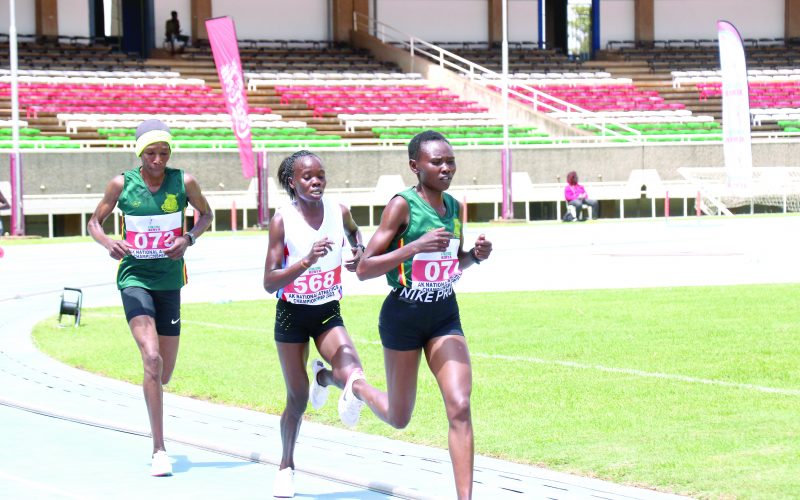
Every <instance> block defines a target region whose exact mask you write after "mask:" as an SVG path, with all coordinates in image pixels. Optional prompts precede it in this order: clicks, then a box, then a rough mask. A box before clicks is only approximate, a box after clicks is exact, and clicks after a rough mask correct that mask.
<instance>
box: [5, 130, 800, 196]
mask: <svg viewBox="0 0 800 500" xmlns="http://www.w3.org/2000/svg"><path fill="white" fill-rule="evenodd" d="M318 152H319V154H320V156H321V157H322V159H323V161H324V162H325V165H326V168H327V173H328V186H329V188H333V189H346V188H368V189H369V188H374V187H375V186H376V184H377V182H378V179H379V178H380V176H381V175H397V174H400V175H401V176H402V177H403V182H404V183H405V184H406V185H411V184H414V183H415V182H416V179H415V178H414V176H413V175H412V174H411V172H410V170H409V169H408V155H407V152H406V150H405V149H403V148H384V149H366V148H365V149H361V148H358V149H350V150H346V151H343V150H336V151H334V150H320V151H318ZM288 154H289V151H286V152H275V151H270V152H269V153H268V162H269V168H270V177H271V178H272V179H275V173H276V172H277V169H278V165H279V164H280V162H281V160H282V159H283V158H285V157H286V156H287V155H288ZM456 156H457V163H458V173H457V174H456V177H455V179H454V185H455V186H469V185H491V184H500V151H499V150H498V149H496V148H468V147H460V148H456ZM512 159H513V169H514V171H515V172H526V173H528V175H529V176H530V179H531V181H532V182H533V183H534V184H546V183H555V182H564V181H565V176H566V173H567V172H568V171H570V170H576V171H577V172H578V173H579V174H580V175H581V179H582V180H583V181H585V182H593V183H597V182H625V181H627V180H628V179H629V177H630V175H631V172H632V171H635V170H640V169H653V170H656V171H657V172H658V175H659V177H660V178H661V180H664V181H669V180H680V179H682V178H681V176H680V174H678V172H677V169H678V168H680V167H721V166H723V154H722V147H721V146H720V145H718V144H717V145H708V144H703V145H694V144H691V145H690V144H687V145H680V144H672V145H647V146H622V145H609V146H575V145H565V146H552V147H532V148H525V147H518V148H515V149H514V150H513V156H512ZM753 163H754V166H756V167H770V166H786V167H791V166H800V142H788V141H786V142H776V143H761V144H754V145H753ZM0 164H2V165H4V166H5V167H0V181H8V180H9V175H10V172H9V168H8V165H9V159H8V154H2V155H0ZM137 164H138V163H137V159H136V158H135V157H134V156H133V154H132V153H131V152H128V151H126V152H99V153H63V152H61V153H30V152H25V153H23V154H22V165H23V186H24V191H25V194H26V195H40V194H51V195H60V194H93V193H94V194H100V193H102V192H103V190H104V189H105V186H106V184H107V183H108V181H109V180H110V179H111V178H112V177H113V176H114V175H116V174H118V173H121V172H122V171H124V170H126V169H129V168H133V167H134V166H136V165H137ZM170 165H171V166H173V167H176V168H182V169H184V170H186V171H187V172H190V173H191V174H192V175H194V176H195V177H196V178H197V179H198V180H199V181H200V185H201V186H202V188H203V190H204V191H206V192H214V191H238V190H246V189H247V187H248V185H249V183H250V181H249V180H248V179H245V178H243V177H242V174H241V167H240V164H239V157H238V154H237V153H236V151H235V150H232V151H230V152H220V153H209V152H197V153H195V152H181V151H176V152H175V154H174V155H173V157H172V160H171V161H170ZM41 186H44V189H41ZM87 186H89V187H87Z"/></svg>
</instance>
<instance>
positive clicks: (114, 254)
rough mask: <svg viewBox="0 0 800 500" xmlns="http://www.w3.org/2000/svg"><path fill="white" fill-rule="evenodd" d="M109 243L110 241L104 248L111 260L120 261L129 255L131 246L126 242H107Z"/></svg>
mask: <svg viewBox="0 0 800 500" xmlns="http://www.w3.org/2000/svg"><path fill="white" fill-rule="evenodd" d="M109 241H111V243H110V244H109V245H108V246H106V250H108V255H110V256H111V258H112V259H114V260H120V259H121V258H123V257H125V256H126V255H130V254H131V246H130V245H129V244H128V242H127V241H124V240H109Z"/></svg>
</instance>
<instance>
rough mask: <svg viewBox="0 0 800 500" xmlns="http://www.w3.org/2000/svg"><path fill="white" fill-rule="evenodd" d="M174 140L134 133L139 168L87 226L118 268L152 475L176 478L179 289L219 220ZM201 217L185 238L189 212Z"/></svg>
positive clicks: (164, 131)
mask: <svg viewBox="0 0 800 500" xmlns="http://www.w3.org/2000/svg"><path fill="white" fill-rule="evenodd" d="M171 141H172V135H171V134H170V130H169V127H167V125H166V124H164V122H162V121H160V120H155V119H150V120H145V121H143V122H142V123H141V124H140V125H139V126H138V127H137V128H136V146H135V147H136V155H137V156H138V157H139V158H140V162H141V163H140V165H139V166H138V167H134V168H132V169H130V170H127V171H125V172H123V173H122V174H119V175H117V176H115V177H114V178H113V179H111V181H110V182H109V183H108V186H107V187H106V190H105V194H104V195H103V199H102V200H100V203H99V204H98V205H97V208H96V209H95V211H94V214H92V218H91V219H90V220H89V224H88V229H89V234H91V235H92V238H94V239H95V241H97V242H98V243H100V244H101V245H103V247H105V249H106V250H107V251H108V255H109V256H110V257H111V258H112V259H115V260H118V261H120V263H119V266H118V267H117V288H119V290H120V295H121V296H122V307H123V309H124V311H125V318H126V320H127V322H128V326H129V327H130V330H131V334H132V335H133V338H134V340H135V341H136V345H137V347H138V348H139V352H140V354H141V356H142V364H143V366H144V379H143V382H142V387H143V389H144V399H145V403H146V405H147V413H148V416H149V417H150V431H151V434H152V436H153V459H152V463H151V466H150V475H152V476H171V475H172V462H171V460H170V458H169V456H168V455H167V452H166V448H165V447H164V392H163V386H164V385H165V384H167V383H168V382H169V380H170V378H171V377H172V371H173V370H174V369H175V361H176V360H177V357H178V343H179V340H180V333H181V288H182V287H183V286H184V285H185V284H186V280H187V276H186V269H185V266H184V260H183V257H184V254H185V253H186V250H188V248H189V247H190V246H192V245H194V243H195V240H196V239H197V238H198V237H200V235H201V234H203V232H204V231H205V230H206V229H207V228H208V226H209V225H211V221H212V220H213V218H214V216H213V214H212V212H211V208H210V207H209V205H208V200H206V197H205V196H203V193H202V191H201V190H200V185H199V184H198V182H197V180H196V179H195V178H194V177H193V176H191V175H189V174H187V173H184V172H183V170H178V169H175V168H169V167H167V162H168V161H169V159H170V156H171V154H172V148H171V146H170V144H171ZM189 205H191V206H192V207H193V208H194V210H195V215H199V218H198V219H197V222H196V223H195V224H194V227H192V229H191V230H189V231H186V232H184V231H183V225H184V219H185V212H186V208H187V206H189ZM115 207H116V208H119V210H120V211H121V212H122V214H123V216H124V220H125V225H124V226H123V227H124V230H123V232H122V239H114V238H111V237H109V236H108V235H107V234H106V232H105V229H103V222H105V220H106V218H107V217H108V216H109V215H111V214H112V212H113V211H114V208H115Z"/></svg>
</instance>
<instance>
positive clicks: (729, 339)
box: [34, 285, 800, 499]
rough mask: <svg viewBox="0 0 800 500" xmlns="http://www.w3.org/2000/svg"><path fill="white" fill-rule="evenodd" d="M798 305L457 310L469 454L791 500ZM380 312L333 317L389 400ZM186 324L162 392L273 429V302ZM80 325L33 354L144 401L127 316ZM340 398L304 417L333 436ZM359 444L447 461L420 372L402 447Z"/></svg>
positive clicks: (675, 292) (789, 290) (353, 306)
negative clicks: (233, 410)
mask: <svg viewBox="0 0 800 500" xmlns="http://www.w3.org/2000/svg"><path fill="white" fill-rule="evenodd" d="M798 298H800V285H763V286H761V285H759V286H732V287H686V288H650V289H637V290H589V291H566V292H560V291H559V292H552V291H548V292H525V293H483V294H460V295H459V303H460V306H461V316H462V322H463V325H464V328H465V330H466V332H467V338H468V342H469V346H470V351H471V354H472V361H473V371H474V388H473V399H472V414H473V420H474V425H475V439H476V452H477V453H479V454H483V455H488V456H495V457H501V458H504V459H509V460H514V461H518V462H523V463H529V464H534V465H541V466H544V467H548V468H550V469H554V470H558V471H563V472H569V473H576V474H580V475H584V476H590V477H598V478H602V479H607V480H611V481H615V482H618V483H624V484H631V485H637V486H645V487H649V488H654V489H658V490H661V491H669V492H675V493H682V494H688V495H692V496H697V497H702V498H775V499H778V498H780V499H783V498H791V497H795V498H797V495H800V362H799V361H798V360H800V336H799V335H798V330H799V329H800V309H799V308H798V307H797V303H798ZM382 300H383V297H369V296H349V297H346V298H345V300H344V301H343V302H342V308H343V314H344V318H345V322H346V324H347V326H348V329H349V331H350V334H351V336H352V337H353V339H354V341H355V344H356V347H357V349H358V351H359V354H360V356H361V358H362V361H363V364H364V368H365V372H366V374H367V377H368V379H369V380H370V381H371V382H372V383H373V384H374V385H376V386H378V387H381V388H384V387H385V383H384V381H385V376H384V372H383V357H382V348H381V346H380V342H379V339H378V333H377V328H376V325H377V316H378V311H379V309H380V305H381V302H382ZM182 317H183V320H182V322H183V333H182V338H181V350H180V354H179V356H178V364H177V368H176V370H175V374H174V376H173V380H172V382H171V383H170V385H169V386H168V390H169V391H172V392H174V393H177V394H182V395H186V396H192V397H196V398H201V399H206V400H211V401H215V402H219V403H224V404H229V405H237V406H242V407H247V408H251V409H255V410H258V411H264V412H269V413H273V414H279V413H280V412H281V410H282V409H283V401H284V397H285V395H284V385H283V381H282V378H281V371H280V367H279V365H278V360H277V355H276V352H275V346H274V342H273V340H272V325H273V321H274V300H262V301H251V302H233V303H227V304H184V306H183V312H182ZM82 320H83V324H82V326H81V327H80V328H78V329H73V328H58V327H57V326H56V322H55V320H54V319H49V320H47V321H44V322H42V323H40V324H39V325H37V327H36V328H35V331H34V338H35V342H36V343H37V345H38V346H39V348H41V349H42V350H43V351H44V352H46V353H48V354H49V355H51V356H53V357H55V358H57V359H59V360H62V361H64V362H66V363H68V364H70V365H74V366H77V367H80V368H83V369H86V370H89V371H92V372H96V373H100V374H103V375H106V376H109V377H114V378H118V379H123V380H127V381H130V382H132V383H135V384H139V383H141V378H142V367H141V360H140V358H139V353H138V350H137V349H136V346H135V344H134V342H133V339H132V338H131V336H130V333H129V331H128V328H127V325H126V323H125V319H124V316H123V313H122V310H121V308H102V309H92V310H86V311H84V314H83V318H82ZM314 355H315V353H314V352H313V350H312V356H314ZM336 397H338V391H337V390H333V392H332V394H331V401H329V403H328V405H327V406H326V407H325V408H323V409H322V410H320V411H315V410H313V409H311V406H310V405H309V411H308V412H307V414H306V417H307V418H308V419H310V420H313V421H316V422H320V423H324V424H330V425H342V424H341V423H340V422H339V418H338V414H337V413H336V404H335V398H336ZM144 411H145V409H144V405H142V412H144ZM357 430H359V431H363V432H368V433H374V434H380V435H384V436H388V437H391V438H395V439H403V440H408V441H413V442H417V443H422V444H426V445H433V446H438V447H442V448H444V447H446V446H447V442H446V435H447V421H446V418H445V415H444V407H443V404H442V401H441V396H440V394H439V391H438V388H437V386H436V384H435V381H434V379H433V377H432V376H431V375H430V373H429V371H428V370H427V368H426V366H425V364H424V362H423V366H422V368H421V370H420V381H419V388H418V398H417V405H416V409H415V411H414V416H413V418H412V421H411V424H410V425H409V426H408V427H407V428H406V429H404V430H394V429H392V428H390V427H388V426H387V425H385V424H384V423H382V422H380V421H379V420H378V419H377V418H375V417H374V416H373V415H372V414H371V413H370V412H369V410H368V409H365V410H364V412H363V413H362V417H361V421H360V423H359V424H358V427H357ZM276 453H277V452H276Z"/></svg>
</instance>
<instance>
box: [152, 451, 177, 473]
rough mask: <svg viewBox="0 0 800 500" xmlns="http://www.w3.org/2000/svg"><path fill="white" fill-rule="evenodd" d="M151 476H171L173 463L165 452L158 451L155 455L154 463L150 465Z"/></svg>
mask: <svg viewBox="0 0 800 500" xmlns="http://www.w3.org/2000/svg"><path fill="white" fill-rule="evenodd" d="M150 475H151V476H157V477H160V476H171V475H172V461H171V460H170V459H169V455H167V452H166V451H164V450H158V451H157V452H155V453H154V454H153V462H152V463H151V464H150Z"/></svg>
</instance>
